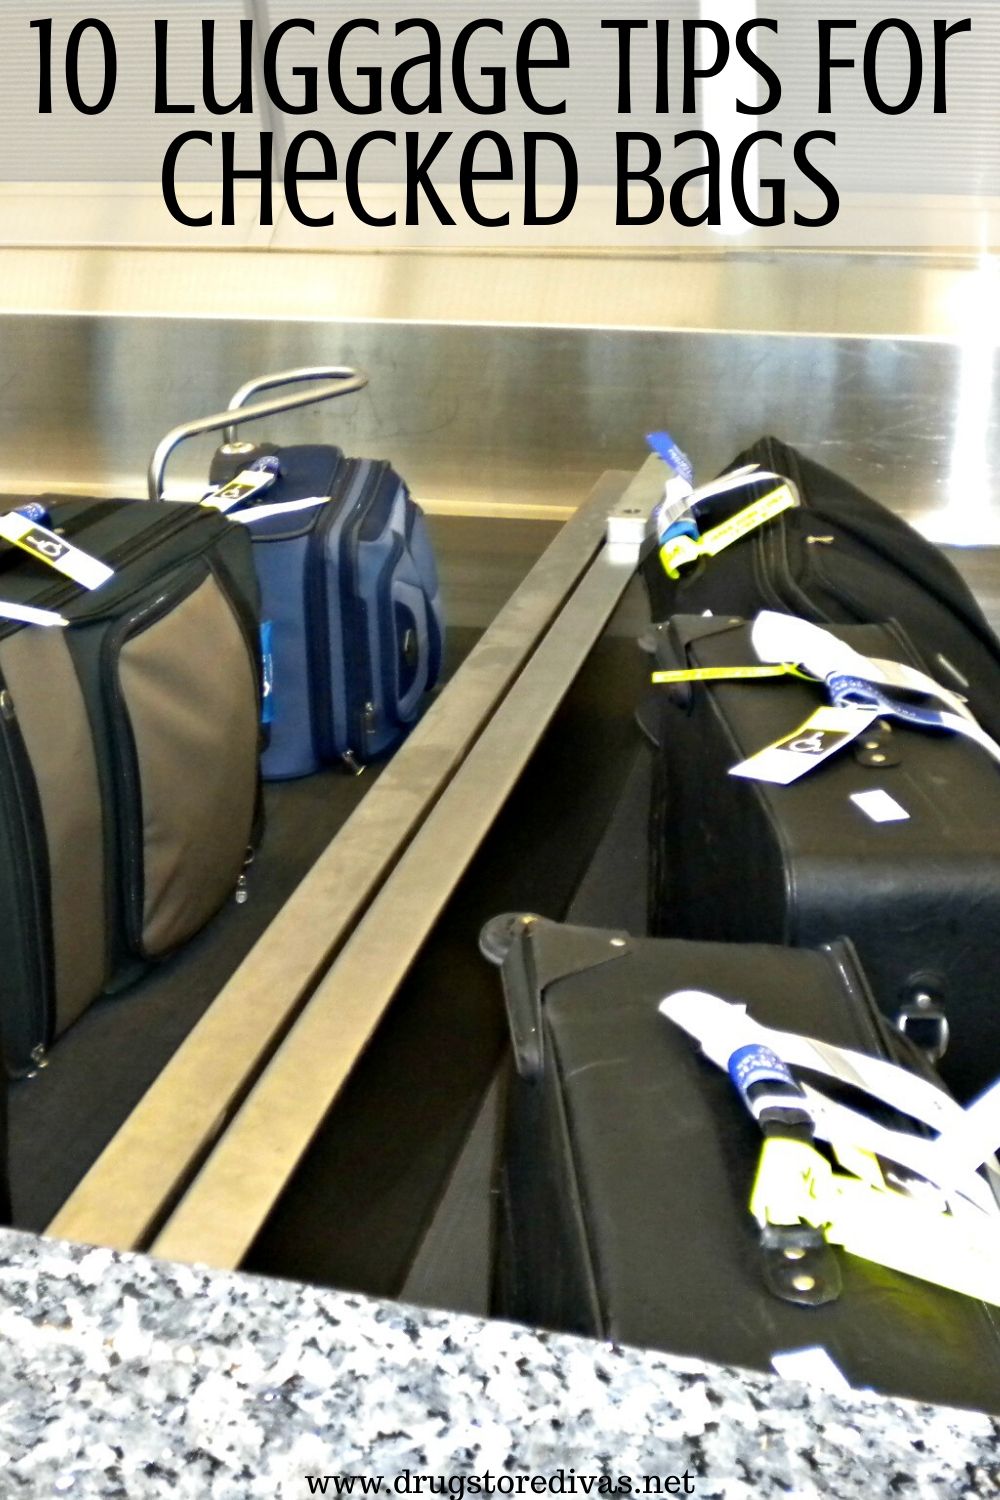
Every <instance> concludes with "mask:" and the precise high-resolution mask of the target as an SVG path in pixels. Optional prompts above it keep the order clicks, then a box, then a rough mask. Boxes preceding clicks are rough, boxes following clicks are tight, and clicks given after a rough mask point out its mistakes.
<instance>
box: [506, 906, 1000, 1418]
mask: <svg viewBox="0 0 1000 1500" xmlns="http://www.w3.org/2000/svg"><path fill="white" fill-rule="evenodd" d="M484 948H485V949H486V951H487V952H489V953H490V955H491V956H492V957H494V958H495V959H502V977H503V986H504V992H505V997H506V1001H507V1011H508V1018H509V1021H510V1028H511V1036H512V1043H513V1064H512V1066H511V1068H510V1070H509V1080H508V1086H507V1094H506V1110H505V1129H504V1140H503V1146H502V1151H501V1166H500V1172H499V1191H498V1194H497V1202H498V1220H499V1222H498V1226H497V1239H496V1257H495V1274H494V1296H493V1312H494V1313H495V1314H496V1315H497V1316H500V1317H504V1318H512V1319H514V1320H516V1321H521V1322H526V1323H529V1324H531V1325H532V1326H534V1327H542V1328H548V1329H555V1330H560V1331H564V1332H572V1333H579V1334H586V1335H588V1336H590V1337H594V1338H600V1339H608V1340H612V1341H614V1342H616V1343H617V1342H622V1343H627V1344H634V1345H638V1346H640V1347H645V1348H654V1349H662V1350H665V1351H667V1352H669V1353H672V1354H678V1355H686V1356H691V1357H696V1358H700V1359H709V1360H712V1361H714V1362H715V1363H718V1364H722V1365H742V1366H745V1367H749V1368H755V1369H762V1370H768V1369H770V1367H771V1361H772V1357H773V1356H774V1355H775V1354H778V1353H786V1352H789V1351H796V1350H801V1349H804V1348H814V1347H816V1346H819V1347H821V1348H822V1349H824V1350H825V1351H826V1352H827V1353H828V1354H829V1355H830V1357H831V1358H832V1359H833V1361H834V1363H835V1364H836V1365H837V1367H838V1368H839V1369H840V1371H841V1372H842V1373H843V1375H844V1376H846V1378H847V1380H848V1381H849V1382H850V1383H851V1384H852V1385H854V1386H856V1387H872V1388H874V1389H875V1390H877V1391H880V1392H883V1393H886V1394H889V1395H896V1396H908V1397H912V1398H915V1399H918V1400H923V1401H935V1402H945V1403H949V1404H953V1405H959V1406H970V1407H973V1408H976V1409H982V1410H987V1411H1000V1340H998V1327H1000V1311H998V1309H996V1308H994V1307H992V1306H989V1305H987V1304H985V1303H983V1302H980V1301H978V1300H976V1299H974V1298H973V1297H970V1296H963V1295H961V1294H960V1293H958V1292H955V1291H950V1290H946V1289H945V1288H943V1287H940V1286H937V1285H933V1284H931V1283H930V1282H927V1281H923V1280H918V1279H917V1278H916V1277H912V1276H908V1275H904V1274H902V1273H900V1272H896V1271H893V1270H889V1269H887V1268H886V1267H884V1266H881V1265H877V1264H875V1263H874V1262H872V1261H869V1260H862V1259H860V1258H858V1257H855V1256H850V1255H847V1254H845V1253H844V1252H843V1251H841V1250H839V1249H834V1248H833V1247H827V1249H826V1252H825V1253H826V1254H830V1255H833V1256H834V1257H835V1258H836V1262H837V1268H838V1269H839V1273H840V1278H841V1289H840V1295H839V1297H836V1298H835V1299H833V1300H827V1301H825V1302H824V1303H823V1304H822V1305H808V1306H807V1305H797V1304H796V1303H795V1302H794V1301H789V1300H784V1299H783V1298H781V1297H779V1296H776V1295H775V1294H774V1291H773V1290H772V1289H771V1286H770V1284H769V1279H770V1278H769V1273H768V1267H767V1266H766V1264H765V1259H764V1257H765V1253H766V1252H765V1247H764V1246H763V1245H762V1241H761V1234H760V1231H759V1229H758V1227H757V1224H756V1223H755V1221H754V1219H753V1217H752V1216H751V1213H750V1211H749V1200H750V1192H751V1186H752V1184H753V1181H754V1175H755V1171H756V1166H757V1162H758V1158H759V1156H760V1152H761V1131H760V1129H759V1127H758V1125H757V1123H756V1122H755V1120H754V1119H752V1118H751V1116H750V1114H749V1113H748V1111H747V1110H746V1109H745V1107H744V1105H743V1103H742V1102H741V1100H740V1098H739V1096H738V1094H737V1092H736V1090H735V1089H734V1087H733V1085H732V1083H731V1082H730V1080H729V1078H728V1077H727V1076H726V1074H725V1072H724V1071H723V1070H722V1069H721V1068H718V1067H716V1066H715V1065H714V1064H713V1063H710V1062H708V1061H706V1059H705V1058H704V1056H702V1055H701V1053H700V1051H699V1049H698V1047H697V1044H696V1043H695V1042H694V1041H692V1039H691V1038H690V1037H689V1036H688V1035H687V1034H686V1033H685V1032H683V1031H682V1030H680V1029H679V1028H678V1027H677V1026H675V1025H673V1024H672V1023H671V1022H669V1021H667V1020H666V1019H665V1018H664V1016H662V1015H661V1014H660V1013H659V1005H660V1002H661V1000H662V999H663V998H664V997H665V996H667V995H670V994H672V993H674V992H675V991H678V990H702V991H705V990H707V991H709V992H710V993H712V994H714V995H718V996H719V997H720V998H722V999H725V1000H730V1001H739V1002H743V1003H746V1005H747V1006H748V1009H749V1012H750V1015H751V1016H752V1017H753V1018H754V1019H756V1020H757V1021H758V1022H760V1023H761V1024H763V1025H764V1026H768V1027H772V1028H776V1029H778V1030H787V1031H797V1032H800V1033H802V1034H805V1035H808V1036H812V1037H817V1038H819V1039H820V1040H822V1041H826V1042H829V1043H832V1044H834V1045H836V1046H840V1047H847V1048H851V1049H853V1050H855V1051H858V1052H863V1053H866V1054H869V1055H871V1056H874V1057H881V1058H883V1059H885V1060H888V1061H894V1062H899V1063H903V1064H904V1065H908V1066H910V1067H912V1068H914V1069H915V1070H916V1071H917V1072H918V1073H920V1074H921V1075H922V1076H924V1077H925V1078H926V1079H927V1080H928V1081H933V1074H932V1073H931V1071H930V1069H929V1068H928V1067H927V1065H926V1064H924V1062H923V1060H922V1058H921V1057H920V1055H919V1053H918V1052H917V1051H916V1049H915V1048H913V1047H911V1046H910V1045H909V1044H908V1043H907V1041H906V1039H905V1038H903V1037H901V1036H900V1035H899V1034H898V1033H896V1032H894V1031H893V1030H892V1028H890V1027H888V1026H886V1025H885V1023H884V1021H883V1020H882V1018H881V1016H880V1014H879V1011H878V1009H877V1007H876V1006H875V1004H874V1003H873V1001H872V998H871V995H870V993H869V991H868V988H867V985H866V983H865V979H864V976H863V974H862V972H861V969H860V967H859V965H858V962H857V958H856V956H855V954H854V951H853V948H852V947H851V945H850V944H849V943H845V942H836V943H833V944H831V945H829V946H827V947H825V948H823V949H819V950H815V951H813V950H805V949H799V950H791V949H781V948H773V947H764V946H756V945H740V944H712V943H685V942H674V941H670V940H662V939H652V938H636V937H632V936H630V935H628V934H627V933H624V932H621V931H617V932H616V931H608V930H600V929H597V928H586V927H574V926H565V925H562V924H559V923H555V922H549V921H546V920H543V919H541V918H535V919H533V920H531V919H529V920H528V921H527V922H525V921H524V919H521V920H520V921H516V920H515V921H512V920H511V919H510V918H502V919H498V920H497V922H496V923H492V924H490V926H489V927H488V928H487V929H486V931H485V933H484ZM802 1264H803V1262H802V1261H801V1260H791V1261H790V1262H789V1265H790V1268H791V1269H792V1270H793V1271H794V1268H795V1267H796V1266H800V1265H802Z"/></svg>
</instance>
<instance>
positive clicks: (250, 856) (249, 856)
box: [235, 849, 256, 906]
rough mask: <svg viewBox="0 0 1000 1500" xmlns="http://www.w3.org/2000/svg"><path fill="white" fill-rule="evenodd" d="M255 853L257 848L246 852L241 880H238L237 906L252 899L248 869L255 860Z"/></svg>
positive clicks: (244, 904)
mask: <svg viewBox="0 0 1000 1500" xmlns="http://www.w3.org/2000/svg"><path fill="white" fill-rule="evenodd" d="M255 854H256V850H254V849H248V850H247V852H246V858H245V859H244V861H243V869H242V871H241V872H240V878H239V880H237V882H236V897H235V899H236V905H237V906H246V904H247V902H248V901H249V900H250V881H249V878H248V876H247V871H248V870H249V868H250V866H251V865H252V864H253V862H254V857H255Z"/></svg>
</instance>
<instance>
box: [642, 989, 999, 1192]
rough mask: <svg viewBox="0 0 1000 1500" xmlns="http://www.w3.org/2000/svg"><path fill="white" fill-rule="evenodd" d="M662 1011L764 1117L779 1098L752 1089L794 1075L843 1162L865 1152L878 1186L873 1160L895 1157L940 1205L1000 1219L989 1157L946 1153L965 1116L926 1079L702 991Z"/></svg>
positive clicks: (671, 1000)
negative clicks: (833, 1091) (902, 1120)
mask: <svg viewBox="0 0 1000 1500" xmlns="http://www.w3.org/2000/svg"><path fill="white" fill-rule="evenodd" d="M660 1012H661V1014H662V1015H664V1016H666V1017H667V1018H668V1019H669V1020H671V1021H673V1022H674V1024H675V1025H677V1026H679V1027H680V1028H681V1029H682V1030H683V1031H686V1032H687V1033H688V1035H689V1036H691V1037H693V1038H694V1039H695V1040H696V1041H698V1042H699V1043H700V1045H701V1048H702V1051H703V1052H704V1053H705V1056H706V1057H708V1058H709V1059H710V1060H711V1061H712V1062H714V1063H715V1064H716V1066H718V1067H720V1068H722V1069H723V1070H724V1071H728V1072H729V1074H730V1077H731V1078H732V1079H733V1082H734V1083H735V1084H736V1086H737V1088H738V1089H739V1090H740V1092H741V1094H742V1096H743V1098H744V1102H745V1103H746V1104H747V1106H748V1108H749V1109H750V1112H751V1113H752V1114H753V1115H754V1116H755V1118H757V1119H758V1120H759V1118H760V1114H761V1111H762V1110H763V1109H765V1108H767V1107H768V1106H769V1105H771V1104H772V1103H773V1102H774V1101H773V1100H772V1099H771V1098H770V1097H769V1096H768V1095H767V1094H763V1095H761V1094H758V1095H757V1097H756V1098H753V1099H751V1098H748V1097H747V1096H748V1092H749V1091H750V1090H751V1088H752V1086H753V1085H755V1084H757V1083H759V1082H761V1081H762V1080H771V1081H773V1080H779V1079H780V1080H782V1081H784V1080H787V1079H790V1080H791V1081H792V1082H793V1083H795V1085H796V1087H797V1089H798V1090H799V1091H800V1093H801V1095H802V1097H803V1099H804V1107H805V1108H806V1110H807V1113H808V1115H809V1117H810V1120H811V1121H812V1125H813V1129H814V1132H815V1134H816V1135H817V1136H819V1137H820V1138H821V1139H823V1140H825V1141H828V1142H829V1143H830V1145H831V1146H833V1148H834V1150H835V1152H836V1153H837V1156H838V1159H839V1160H841V1161H842V1162H843V1163H844V1164H845V1165H846V1163H847V1162H848V1161H852V1162H854V1161H857V1160H858V1159H859V1153H864V1154H865V1156H866V1157H868V1158H869V1159H870V1160H869V1161H868V1162H866V1164H865V1175H866V1176H868V1178H869V1179H870V1180H876V1176H877V1179H878V1180H881V1178H882V1176H883V1175H884V1174H883V1173H882V1172H877V1169H876V1170H873V1167H872V1163H873V1162H874V1161H875V1160H877V1159H882V1160H885V1161H889V1162H892V1163H894V1164H896V1165H897V1166H900V1167H903V1168H905V1169H907V1171H908V1172H909V1173H913V1174H916V1177H917V1178H918V1179H919V1180H920V1181H922V1182H924V1183H926V1184H928V1185H929V1186H930V1187H931V1188H932V1189H934V1191H935V1193H936V1195H937V1198H938V1200H939V1201H940V1202H941V1203H942V1204H943V1203H944V1202H945V1200H947V1201H948V1202H951V1200H952V1199H961V1200H962V1201H963V1203H964V1204H965V1205H966V1206H969V1205H971V1206H972V1207H974V1208H975V1209H976V1210H978V1211H979V1212H983V1213H988V1214H995V1215H998V1216H1000V1207H998V1205H997V1203H996V1200H995V1199H994V1197H993V1194H992V1192H991V1191H990V1188H989V1184H988V1183H986V1182H985V1181H984V1179H983V1178H982V1177H980V1176H979V1175H978V1173H977V1171H976V1168H977V1167H979V1166H980V1165H983V1164H986V1163H988V1162H989V1159H990V1155H991V1151H990V1150H984V1151H983V1153H982V1156H981V1158H980V1159H979V1160H978V1161H976V1162H975V1163H974V1165H972V1166H970V1165H968V1164H967V1162H966V1160H965V1158H959V1157H958V1156H957V1154H956V1153H955V1152H953V1151H952V1150H951V1149H950V1148H948V1147H947V1146H946V1148H945V1149H941V1141H942V1139H943V1138H944V1139H946V1140H947V1138H948V1137H949V1134H950V1132H953V1131H959V1130H960V1129H961V1128H962V1127H963V1126H964V1124H965V1121H966V1114H967V1112H966V1111H965V1110H963V1109H962V1106H961V1105H960V1104H958V1103H956V1101H955V1100H954V1099H952V1098H950V1097H949V1095H947V1094H945V1093H944V1092H943V1091H942V1090H941V1089H938V1088H936V1087H935V1086H934V1084H932V1083H928V1082H927V1080H926V1079H923V1078H920V1077H919V1076H918V1075H917V1074H915V1073H911V1072H909V1071H907V1069H905V1068H901V1067H899V1066H897V1064H895V1063H890V1062H887V1061H885V1059H883V1058H877V1057H869V1056H867V1055H865V1054H864V1053H861V1052H855V1051H853V1050H852V1049H850V1048H846V1047H836V1046H833V1045H832V1044H830V1043H827V1042H821V1041H818V1040H817V1039H816V1038H814V1037H805V1036H801V1035H799V1034H797V1033H795V1032H788V1031H778V1030H774V1029H772V1028H771V1027H767V1026H762V1025H761V1024H760V1023H759V1022H757V1021H755V1020H754V1019H753V1018H752V1017H751V1016H750V1015H748V1014H747V1011H746V1007H745V1006H743V1005H739V1004H733V1003H731V1002H729V1001H726V1000H721V999H720V998H719V997H718V996H717V995H710V994H707V993H704V992H702V991H698V990H684V991H680V992H678V993H677V994H674V995H670V996H668V997H667V998H666V999H665V1000H664V1001H663V1002H662V1004H661V1005H660ZM793 1069H805V1070H806V1071H807V1072H809V1073H810V1074H812V1075H818V1076H819V1077H826V1078H830V1079H832V1080H834V1081H835V1082H837V1083H842V1084H847V1085H849V1086H850V1087H851V1088H852V1089H855V1090H858V1091H859V1092H860V1093H863V1094H866V1095H868V1096H869V1097H871V1098H872V1099H874V1100H876V1101H877V1102H878V1103H879V1104H883V1105H888V1106H889V1107H890V1108H891V1109H893V1110H895V1111H896V1112H897V1113H899V1114H901V1115H905V1116H907V1117H908V1118H909V1119H912V1120H916V1121H917V1122H918V1123H919V1124H921V1125H924V1126H927V1127H928V1128H929V1129H931V1130H933V1131H934V1132H935V1134H936V1139H933V1140H932V1139H928V1138H927V1137H926V1136H922V1135H914V1134H912V1133H910V1132H906V1131H901V1130H897V1129H895V1128H893V1127H891V1126H887V1125H883V1124H881V1123H880V1122H879V1121H877V1120H874V1119H872V1118H870V1117H869V1116H868V1115H864V1114H862V1113H861V1112H860V1111H859V1110H856V1109H853V1108H851V1107H850V1106H848V1105H844V1104H841V1103H840V1102H839V1101H837V1100H834V1099H830V1098H828V1097H827V1096H826V1095H824V1094H823V1093H822V1091H821V1089H820V1088H817V1087H815V1086H814V1085H813V1084H812V1083H811V1082H804V1081H802V1080H800V1079H796V1078H794V1076H793V1075H792V1073H791V1070H793ZM924 1196H926V1193H925V1194H924Z"/></svg>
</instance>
